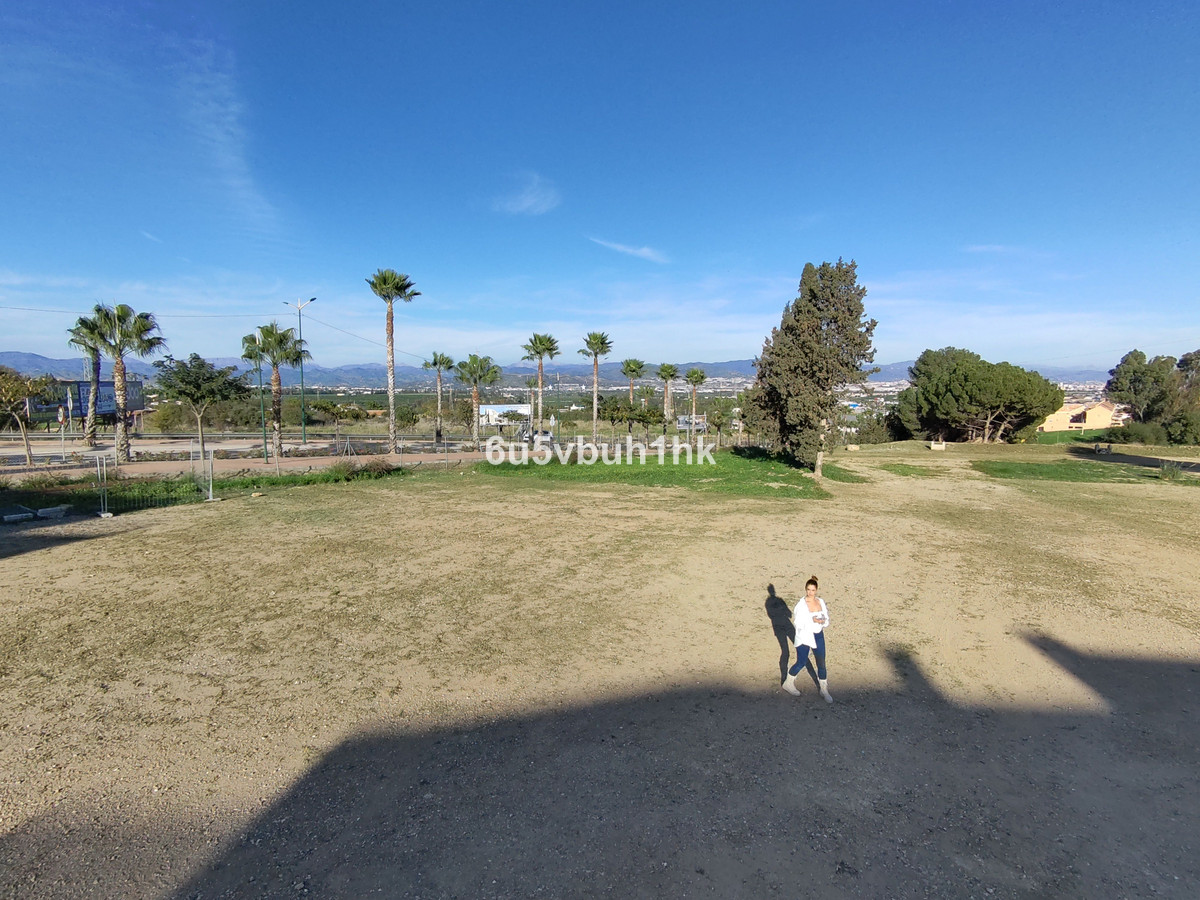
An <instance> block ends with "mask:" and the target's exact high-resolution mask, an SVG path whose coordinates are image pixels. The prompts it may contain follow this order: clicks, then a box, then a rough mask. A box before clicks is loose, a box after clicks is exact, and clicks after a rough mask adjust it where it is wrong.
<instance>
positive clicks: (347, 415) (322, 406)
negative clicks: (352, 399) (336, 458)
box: [312, 400, 367, 442]
mask: <svg viewBox="0 0 1200 900" xmlns="http://www.w3.org/2000/svg"><path fill="white" fill-rule="evenodd" d="M312 408H313V409H315V410H316V411H317V412H318V413H320V414H321V415H322V416H323V417H324V418H325V420H326V421H327V422H332V423H333V439H334V441H335V442H337V441H340V440H341V428H340V426H341V423H342V422H358V421H361V420H362V419H365V418H366V417H367V411H366V410H365V409H363V408H362V407H360V406H355V405H354V404H353V403H336V402H335V401H333V400H314V401H313V403H312Z"/></svg>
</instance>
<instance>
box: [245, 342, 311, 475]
mask: <svg viewBox="0 0 1200 900" xmlns="http://www.w3.org/2000/svg"><path fill="white" fill-rule="evenodd" d="M258 334H259V336H260V338H261V343H259V341H257V340H255V337H254V335H252V334H248V335H246V337H244V338H242V347H243V348H247V347H248V344H247V339H249V341H251V342H253V343H254V345H255V348H256V349H257V351H258V353H259V357H258V358H259V359H260V360H266V361H267V362H268V363H270V364H271V428H272V432H273V434H272V444H273V446H274V450H275V459H276V461H278V460H279V458H280V457H281V456H283V379H282V378H281V377H280V376H279V367H280V366H290V367H292V368H295V367H296V366H298V365H300V361H301V360H302V359H312V354H311V353H309V352H308V351H307V350H305V349H304V341H302V340H300V339H299V338H298V337H296V329H294V328H280V327H279V323H278V322H271V323H270V324H269V325H263V326H262V327H261V328H259V329H258Z"/></svg>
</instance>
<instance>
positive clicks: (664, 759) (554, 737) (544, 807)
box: [0, 450, 1200, 898]
mask: <svg viewBox="0 0 1200 900" xmlns="http://www.w3.org/2000/svg"><path fill="white" fill-rule="evenodd" d="M888 460H889V457H888V456H887V455H886V451H882V450H881V451H878V452H874V451H872V452H864V453H862V454H857V455H851V456H847V457H845V458H844V459H842V460H839V462H840V463H842V464H844V465H845V466H846V467H847V468H850V469H853V470H854V471H857V472H860V473H862V474H864V475H867V476H868V477H869V478H870V479H871V481H870V482H869V483H865V484H839V483H827V485H826V486H827V488H828V489H829V490H830V491H831V493H833V494H834V497H833V499H831V500H825V501H806V502H795V501H786V500H778V501H776V500H773V499H771V500H766V501H760V500H743V499H731V498H727V497H720V496H713V495H700V494H695V493H690V492H687V491H682V490H673V489H657V490H656V489H640V488H634V487H625V486H611V487H587V486H578V487H576V486H572V487H559V488H554V489H551V488H548V487H547V488H543V487H540V486H535V485H532V484H531V482H529V481H521V482H514V481H512V480H503V481H501V480H499V479H497V480H493V479H491V478H489V477H488V476H486V475H476V474H471V473H466V474H457V473H443V474H434V473H430V474H428V475H422V474H420V473H418V475H417V476H415V477H411V478H406V479H402V480H398V481H387V482H376V483H366V484H363V483H357V484H353V485H327V486H326V485H322V486H314V487H308V488H303V489H288V490H276V491H272V492H269V493H268V494H267V495H266V496H264V497H259V498H252V499H251V498H247V499H239V500H233V501H228V502H225V503H221V504H211V505H195V506H188V507H179V508H173V509H162V510H152V511H147V512H142V513H136V514H130V515H126V516H121V517H117V518H115V519H111V520H103V521H102V520H82V519H76V520H69V521H66V522H63V523H61V524H53V525H38V526H10V527H7V528H5V529H4V530H2V531H0V584H2V585H3V587H2V588H0V591H3V595H4V599H3V601H2V609H3V613H4V615H3V620H2V622H0V897H179V898H183V897H204V898H207V897H245V896H263V897H268V896H269V897H293V896H305V895H307V896H322V897H329V896H333V897H360V896H371V895H381V896H395V897H515V896H530V897H533V896H546V897H555V896H580V897H593V896H595V897H600V896H621V897H625V896H634V897H650V896H679V897H692V896H704V897H772V896H789V897H790V896H797V895H799V896H818V895H819V896H863V895H867V896H889V897H908V896H913V897H923V896H947V897H949V896H954V897H958V896H1031V897H1032V896H1071V897H1095V896H1109V897H1127V896H1155V895H1159V896H1174V897H1194V896H1197V895H1198V894H1200V855H1198V854H1197V849H1198V847H1197V844H1198V842H1200V841H1198V838H1197V835H1200V767H1198V764H1200V749H1198V747H1200V717H1198V716H1197V712H1198V707H1200V703H1198V700H1200V650H1198V643H1197V637H1198V635H1200V598H1198V596H1197V587H1196V585H1197V584H1200V493H1198V492H1197V491H1196V490H1195V489H1194V488H1189V487H1183V486H1179V485H1172V484H1167V483H1163V484H1153V483H1148V484H1058V483H1050V482H1046V483H1042V482H1015V481H997V480H991V479H987V478H985V477H983V476H981V475H978V474H977V473H974V472H973V471H971V470H970V469H969V467H968V466H967V464H966V462H965V460H964V459H962V458H961V457H959V456H956V455H955V454H949V455H947V456H941V455H937V456H932V455H931V456H930V458H921V459H920V460H918V461H919V462H920V463H921V464H922V465H928V466H931V467H934V468H936V469H937V470H938V472H939V473H940V474H939V475H938V476H937V477H922V478H917V477H899V476H895V475H891V474H889V473H887V472H885V471H883V470H881V469H879V468H878V465H879V464H880V463H882V462H886V461H888ZM907 461H910V462H911V461H913V460H912V459H907ZM811 573H815V574H817V575H819V576H820V577H821V593H822V595H823V596H824V597H825V599H826V601H827V602H828V604H829V607H830V612H831V616H832V625H831V627H830V629H829V631H828V641H829V650H830V657H829V666H830V689H831V691H832V692H833V695H834V697H835V699H836V702H835V703H834V705H833V706H826V704H825V703H824V702H822V701H821V699H820V697H819V696H818V695H817V693H816V690H815V687H809V686H807V685H806V686H805V687H806V688H807V690H806V693H805V694H804V696H802V697H799V698H793V697H791V696H788V695H787V694H785V693H783V692H782V691H781V690H780V689H779V681H780V677H781V670H780V666H781V659H780V651H781V638H782V631H783V629H784V628H785V627H786V625H785V623H786V607H784V606H782V605H781V600H780V599H779V598H782V600H783V601H786V603H787V605H789V606H790V605H791V604H792V603H794V601H795V599H796V597H797V596H798V595H799V594H800V593H801V592H802V590H803V582H804V580H805V579H806V578H807V577H808V575H809V574H811ZM772 586H773V590H774V594H775V598H772V596H771V595H770V593H769V591H770V590H771V587H772Z"/></svg>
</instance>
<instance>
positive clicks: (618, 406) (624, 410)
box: [600, 394, 634, 433]
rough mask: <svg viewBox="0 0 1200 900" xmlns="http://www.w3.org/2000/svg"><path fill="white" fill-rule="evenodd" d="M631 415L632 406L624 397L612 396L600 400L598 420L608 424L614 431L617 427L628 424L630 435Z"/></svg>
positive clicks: (632, 411)
mask: <svg viewBox="0 0 1200 900" xmlns="http://www.w3.org/2000/svg"><path fill="white" fill-rule="evenodd" d="M633 415H634V410H633V405H632V404H630V402H629V401H628V400H626V399H625V398H624V397H621V396H618V395H616V394H612V395H610V396H608V397H601V398H600V418H602V419H604V420H605V421H606V422H608V424H609V425H611V426H612V427H613V428H614V429H616V427H617V426H618V425H622V424H625V423H629V426H630V433H632V431H633V421H634V419H633Z"/></svg>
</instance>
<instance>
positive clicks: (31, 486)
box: [21, 472, 71, 491]
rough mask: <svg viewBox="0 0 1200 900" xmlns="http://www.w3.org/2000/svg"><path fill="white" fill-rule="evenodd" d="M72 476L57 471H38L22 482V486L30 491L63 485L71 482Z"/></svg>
mask: <svg viewBox="0 0 1200 900" xmlns="http://www.w3.org/2000/svg"><path fill="white" fill-rule="evenodd" d="M70 481H71V476H69V475H62V474H59V473H56V472H37V473H35V474H33V475H30V476H29V477H28V478H26V479H25V480H24V481H23V482H22V483H21V487H23V488H25V489H26V490H30V491H41V490H45V489H46V488H55V487H61V486H62V485H64V484H69V483H70Z"/></svg>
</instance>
